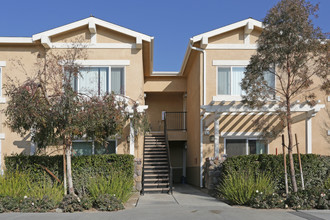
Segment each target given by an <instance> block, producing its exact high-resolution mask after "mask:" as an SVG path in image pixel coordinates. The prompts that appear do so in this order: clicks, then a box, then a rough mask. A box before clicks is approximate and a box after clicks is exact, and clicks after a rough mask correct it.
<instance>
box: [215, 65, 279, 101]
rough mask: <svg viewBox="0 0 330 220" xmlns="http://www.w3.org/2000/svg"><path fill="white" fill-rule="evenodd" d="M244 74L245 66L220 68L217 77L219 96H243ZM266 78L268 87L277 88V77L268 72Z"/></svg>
mask: <svg viewBox="0 0 330 220" xmlns="http://www.w3.org/2000/svg"><path fill="white" fill-rule="evenodd" d="M244 72H245V67H244V66H226V67H225V66H219V67H218V75H217V76H218V79H217V83H218V86H217V94H218V95H233V96H240V95H243V91H242V89H241V85H240V83H241V82H242V79H243V78H244ZM264 77H265V80H266V81H267V82H268V85H269V86H271V87H272V88H275V75H274V74H272V73H270V72H266V73H265V75H264Z"/></svg>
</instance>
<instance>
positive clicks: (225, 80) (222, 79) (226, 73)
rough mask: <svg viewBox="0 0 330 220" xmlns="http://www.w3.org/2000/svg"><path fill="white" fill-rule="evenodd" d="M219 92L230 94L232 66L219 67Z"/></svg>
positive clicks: (220, 93)
mask: <svg viewBox="0 0 330 220" xmlns="http://www.w3.org/2000/svg"><path fill="white" fill-rule="evenodd" d="M218 94H219V95H230V67H219V68H218Z"/></svg>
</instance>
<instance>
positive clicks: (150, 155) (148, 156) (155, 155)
mask: <svg viewBox="0 0 330 220" xmlns="http://www.w3.org/2000/svg"><path fill="white" fill-rule="evenodd" d="M144 157H146V158H150V157H151V158H158V157H163V158H166V159H167V154H161V155H160V154H145V155H144Z"/></svg>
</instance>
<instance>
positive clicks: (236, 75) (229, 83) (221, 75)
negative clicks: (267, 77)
mask: <svg viewBox="0 0 330 220" xmlns="http://www.w3.org/2000/svg"><path fill="white" fill-rule="evenodd" d="M244 71H245V67H242V66H241V67H239V66H235V67H233V66H232V67H218V95H242V90H241V85H240V83H241V82H242V79H243V77H244Z"/></svg>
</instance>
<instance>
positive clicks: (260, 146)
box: [249, 140, 267, 154]
mask: <svg viewBox="0 0 330 220" xmlns="http://www.w3.org/2000/svg"><path fill="white" fill-rule="evenodd" d="M249 154H267V144H266V143H265V142H264V141H259V140H249Z"/></svg>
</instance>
